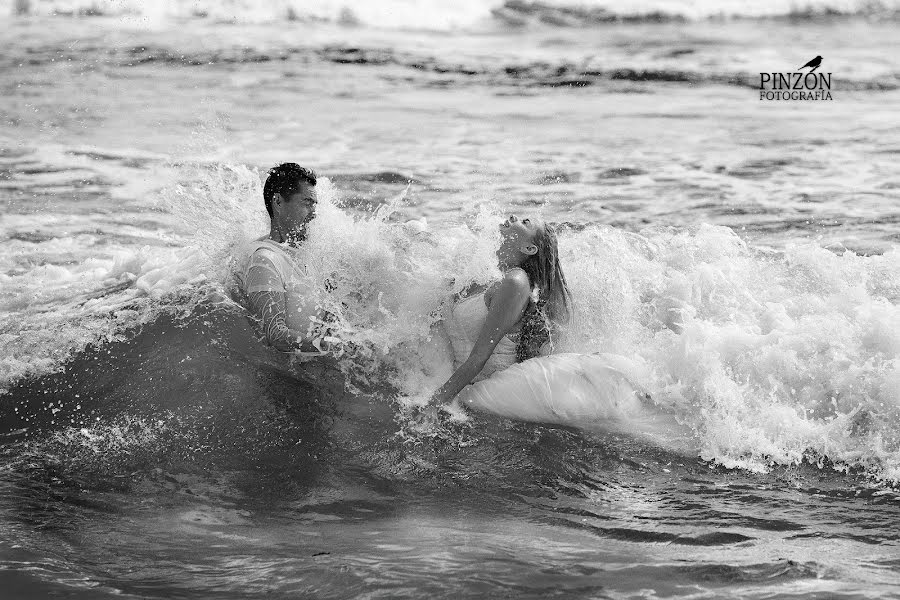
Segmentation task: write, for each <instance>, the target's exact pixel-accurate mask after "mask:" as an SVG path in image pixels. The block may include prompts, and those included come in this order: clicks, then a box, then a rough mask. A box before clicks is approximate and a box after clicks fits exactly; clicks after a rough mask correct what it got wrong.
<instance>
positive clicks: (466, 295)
mask: <svg viewBox="0 0 900 600" xmlns="http://www.w3.org/2000/svg"><path fill="white" fill-rule="evenodd" d="M263 199H264V202H265V205H266V210H267V211H268V213H269V217H270V218H271V229H270V232H269V235H268V236H267V237H265V238H263V239H260V240H257V241H256V242H254V244H253V245H252V247H251V249H250V251H251V253H250V256H249V258H248V260H247V262H246V263H245V265H244V266H243V268H242V269H241V272H240V273H238V279H239V282H240V286H241V288H242V290H243V292H244V295H245V297H246V299H247V302H248V304H249V309H250V310H251V312H252V313H253V314H254V315H255V316H256V317H257V318H258V319H259V321H260V323H261V328H262V332H263V334H264V336H265V339H266V341H267V342H268V343H269V344H270V345H271V346H273V347H274V348H276V349H278V350H281V351H285V352H288V351H300V352H309V353H317V352H321V353H327V351H328V343H327V341H323V339H322V338H323V336H322V335H321V331H322V328H321V327H320V325H321V324H322V323H323V320H322V318H323V315H320V314H318V313H317V309H316V307H315V305H314V303H313V302H312V301H311V300H309V298H308V297H307V296H308V290H309V287H308V286H309V285H310V283H311V282H310V279H309V278H308V276H307V273H306V270H305V267H304V265H303V264H301V262H302V261H297V260H296V259H295V258H294V257H293V256H292V255H291V254H290V253H289V250H288V248H289V247H291V246H293V247H299V246H301V245H302V244H303V242H304V241H305V239H306V235H307V226H308V225H309V223H310V222H311V221H312V220H313V219H314V218H315V215H316V203H317V196H316V175H315V173H314V172H313V171H311V170H309V169H306V168H303V167H301V166H299V165H297V164H295V163H285V164H282V165H279V166H277V167H275V168H274V169H272V170H271V171H270V172H269V175H268V178H267V179H266V182H265V185H264V188H263ZM500 230H501V234H502V235H501V240H502V241H501V244H500V248H499V250H498V251H497V258H498V261H499V267H500V270H501V271H502V272H503V277H502V278H501V279H499V280H497V281H494V282H492V283H490V284H488V285H478V286H471V287H470V288H468V289H466V290H464V291H463V292H461V293H459V294H456V295H455V296H454V297H453V298H452V302H450V303H448V305H447V307H446V309H445V311H444V315H443V317H444V318H443V322H442V325H443V330H444V333H445V334H446V336H445V338H444V339H446V340H447V342H448V344H449V346H450V350H452V352H451V354H452V356H453V360H454V367H455V370H454V372H453V375H452V376H451V377H450V378H449V379H448V380H447V381H446V383H444V384H443V385H442V386H441V387H440V388H439V389H438V390H437V391H436V392H434V394H433V395H432V397H431V403H432V404H433V405H437V406H442V405H446V404H448V403H451V402H455V403H461V404H462V405H464V406H467V407H469V408H474V409H477V410H481V411H485V412H490V413H494V414H498V415H501V416H506V417H510V418H514V419H519V420H526V421H534V422H543V423H556V424H563V425H583V424H584V423H585V421H586V420H588V421H596V420H609V419H614V420H615V419H618V420H621V419H623V418H624V419H625V420H629V419H632V418H634V417H639V416H641V417H642V414H643V412H645V407H644V406H643V403H644V402H645V401H646V400H647V394H646V392H644V391H643V389H642V388H641V387H640V386H639V385H637V384H636V383H635V379H636V378H635V376H634V373H633V371H634V365H633V364H632V363H631V362H629V361H628V360H627V359H625V358H624V357H616V356H613V355H605V354H596V353H595V354H575V353H566V354H551V352H552V350H553V347H554V343H555V342H556V341H558V339H559V336H560V333H561V330H562V328H563V327H564V326H565V325H566V324H567V323H568V322H569V320H570V319H571V316H572V300H571V296H570V294H569V290H568V287H567V285H566V279H565V276H564V274H563V270H562V266H561V265H560V261H559V252H558V248H557V238H556V233H555V231H554V229H553V228H552V227H551V226H550V225H548V224H546V223H544V222H542V221H540V220H537V219H532V218H518V217H516V216H514V215H511V216H510V217H509V218H507V219H506V220H505V221H504V222H503V223H502V224H501V226H500ZM304 291H306V292H307V293H304ZM629 371H631V372H632V373H629Z"/></svg>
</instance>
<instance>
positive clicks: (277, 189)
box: [263, 163, 316, 219]
mask: <svg viewBox="0 0 900 600" xmlns="http://www.w3.org/2000/svg"><path fill="white" fill-rule="evenodd" d="M301 182H306V183H307V185H311V186H315V185H316V172H315V171H313V170H312V169H307V168H306V167H301V166H300V165H298V164H297V163H282V164H280V165H278V166H277V167H274V168H273V169H271V170H270V171H269V176H268V177H266V185H264V186H263V200H265V202H266V210H267V211H269V218H270V219H271V218H272V198H273V197H274V196H275V194H281V197H282V198H284V199H285V200H287V198H289V197H290V195H291V194H293V193H295V192H296V191H297V190H299V189H300V183H301Z"/></svg>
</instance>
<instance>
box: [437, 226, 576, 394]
mask: <svg viewBox="0 0 900 600" xmlns="http://www.w3.org/2000/svg"><path fill="white" fill-rule="evenodd" d="M500 231H501V243H500V249H499V250H498V251H497V257H498V259H499V261H500V269H501V270H502V271H503V273H504V275H503V279H501V280H500V281H498V282H495V283H493V284H492V285H489V286H486V287H481V289H478V288H474V289H473V288H470V289H468V290H466V291H465V293H464V294H461V295H458V296H457V297H456V299H455V302H454V303H453V305H452V306H450V307H449V308H448V310H447V314H446V315H445V319H444V327H445V329H446V332H447V335H448V336H449V338H450V344H451V346H452V349H453V355H454V358H455V362H456V363H461V364H459V367H458V368H457V369H456V371H455V372H454V373H453V376H452V377H450V379H449V380H448V381H447V382H446V383H445V384H444V385H443V386H441V388H440V389H439V390H438V391H437V392H436V393H435V394H434V396H433V398H432V401H433V402H434V403H436V404H445V403H447V402H449V401H450V400H452V399H453V398H455V397H456V396H457V394H459V392H460V391H462V390H463V388H465V387H466V386H467V385H469V384H470V383H472V382H477V381H481V380H483V379H485V378H487V377H489V376H491V375H493V374H494V373H495V372H497V371H500V370H503V369H505V368H507V367H509V366H512V365H513V364H515V363H516V362H522V361H524V360H527V359H529V358H533V357H535V356H538V354H539V353H540V352H541V349H542V348H544V350H545V351H549V350H551V349H552V346H553V342H554V341H555V340H554V338H556V337H558V335H559V330H560V327H561V326H562V325H564V324H565V323H566V322H568V320H569V316H570V304H571V299H570V295H569V288H568V287H567V285H566V278H565V275H563V271H562V267H561V266H560V264H559V252H558V248H557V242H556V233H555V232H554V231H553V229H552V228H551V227H550V226H549V225H547V224H546V223H543V222H541V221H539V220H536V219H529V218H526V219H521V220H520V219H518V218H516V216H515V215H511V216H510V217H509V218H508V219H507V220H506V221H504V222H503V223H502V224H501V226H500Z"/></svg>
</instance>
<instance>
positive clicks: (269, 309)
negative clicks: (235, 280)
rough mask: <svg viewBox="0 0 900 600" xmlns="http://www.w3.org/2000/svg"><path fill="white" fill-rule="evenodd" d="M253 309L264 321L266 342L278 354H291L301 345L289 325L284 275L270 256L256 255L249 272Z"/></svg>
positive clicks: (247, 289) (262, 253)
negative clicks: (281, 351)
mask: <svg viewBox="0 0 900 600" xmlns="http://www.w3.org/2000/svg"><path fill="white" fill-rule="evenodd" d="M245 292H246V294H247V298H248V299H249V300H250V309H251V310H252V311H253V313H254V314H255V315H256V316H257V317H258V318H259V319H260V321H261V325H262V333H263V335H265V338H266V341H267V342H268V343H269V344H270V345H271V346H273V347H275V348H277V349H278V350H283V351H288V350H292V349H294V348H296V347H297V346H298V345H299V343H300V342H299V340H298V338H299V334H298V332H296V331H292V330H291V329H290V328H289V327H288V326H287V323H286V322H285V310H286V309H285V293H286V287H285V284H284V273H283V271H282V270H281V269H279V268H278V263H277V259H276V258H275V257H274V256H271V253H270V252H267V251H265V250H259V251H257V252H255V253H254V254H253V256H252V257H251V259H250V264H249V266H248V268H247V278H246V290H245Z"/></svg>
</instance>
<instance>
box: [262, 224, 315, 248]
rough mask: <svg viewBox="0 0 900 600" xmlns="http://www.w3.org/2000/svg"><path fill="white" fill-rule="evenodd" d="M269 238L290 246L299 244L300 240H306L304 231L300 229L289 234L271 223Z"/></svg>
mask: <svg viewBox="0 0 900 600" xmlns="http://www.w3.org/2000/svg"><path fill="white" fill-rule="evenodd" d="M269 239H270V240H272V241H273V242H277V243H279V244H284V243H287V244H288V245H290V246H299V245H300V243H301V242H303V241H304V240H306V231H301V232H299V233H297V234H295V235H290V236H289V235H287V233H285V232H282V231H281V230H280V229H278V228H277V227H275V226H274V225H272V228H271V229H270V230H269Z"/></svg>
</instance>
